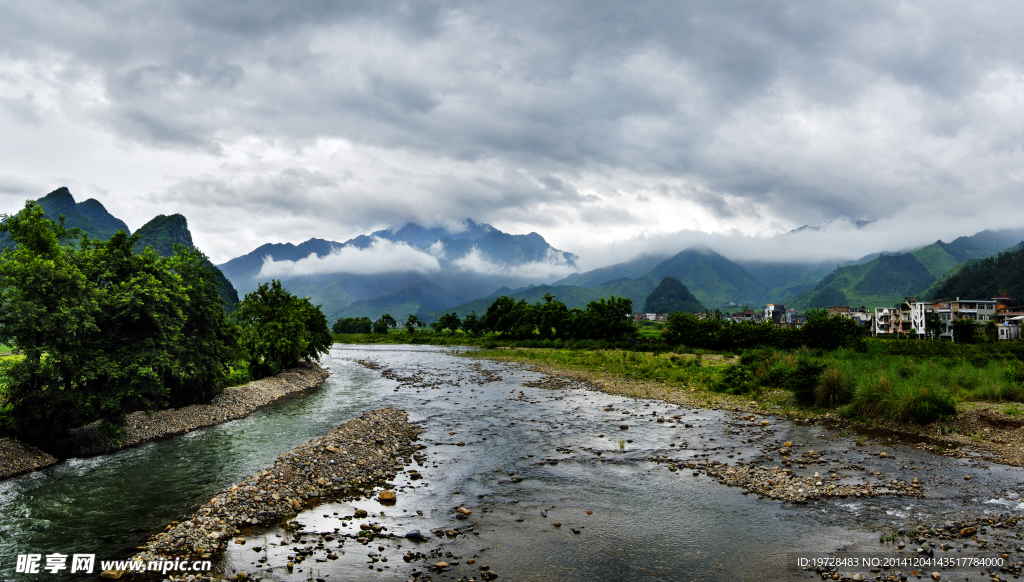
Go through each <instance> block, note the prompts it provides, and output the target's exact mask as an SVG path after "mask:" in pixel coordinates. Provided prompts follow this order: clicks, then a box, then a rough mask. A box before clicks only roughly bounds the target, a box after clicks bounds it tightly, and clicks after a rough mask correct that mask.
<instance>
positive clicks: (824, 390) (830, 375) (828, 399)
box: [814, 366, 853, 408]
mask: <svg viewBox="0 0 1024 582" xmlns="http://www.w3.org/2000/svg"><path fill="white" fill-rule="evenodd" d="M852 398H853V386H852V383H851V382H849V381H847V379H846V378H845V377H844V376H843V373H842V372H841V371H840V370H839V368H837V367H835V366H829V367H827V368H826V369H825V371H824V372H823V373H822V374H821V378H820V379H819V380H818V385H817V387H815V389H814V404H815V405H817V406H820V407H822V408H835V407H836V406H842V405H843V404H847V403H849V402H850V400H851V399H852Z"/></svg>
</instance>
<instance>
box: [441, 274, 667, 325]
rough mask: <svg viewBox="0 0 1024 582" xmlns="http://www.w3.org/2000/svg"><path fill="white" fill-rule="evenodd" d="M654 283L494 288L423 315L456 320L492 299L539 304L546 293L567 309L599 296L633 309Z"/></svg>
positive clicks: (484, 309) (632, 281) (480, 310)
mask: <svg viewBox="0 0 1024 582" xmlns="http://www.w3.org/2000/svg"><path fill="white" fill-rule="evenodd" d="M654 287H655V285H654V283H653V281H652V280H651V279H625V278H624V279H616V280H615V281H606V282H604V283H602V284H600V285H595V286H593V287H575V286H573V285H536V286H531V287H524V288H522V289H507V288H506V289H498V290H497V291H495V292H494V293H492V294H491V295H490V296H488V297H484V298H483V299H477V300H475V301H470V302H468V303H463V304H462V305H458V306H455V307H451V308H448V309H442V310H439V311H434V312H432V313H427V314H425V318H426V320H427V321H433V320H436V319H437V318H438V317H440V316H441V315H443V314H445V313H451V312H453V311H454V312H455V313H457V314H458V315H459V317H465V316H467V315H469V314H470V313H471V312H474V311H475V312H476V314H477V315H483V314H484V313H486V312H487V308H488V307H490V306H491V304H492V303H494V300H495V299H497V298H498V297H501V296H502V295H507V296H509V297H511V298H513V299H515V300H516V301H519V300H520V299H525V300H526V302H527V303H540V302H542V301H544V295H546V294H548V293H550V294H552V295H554V296H555V299H557V300H559V301H561V302H562V303H565V305H566V306H567V307H568V308H569V309H572V308H579V309H585V308H586V307H587V304H588V303H590V302H591V301H597V300H598V299H601V298H602V297H605V298H607V297H611V296H612V295H615V296H616V297H626V298H628V299H630V300H631V301H633V310H634V311H635V310H637V309H638V306H639V305H642V304H643V301H644V299H646V298H647V296H648V295H650V294H651V291H653V290H654Z"/></svg>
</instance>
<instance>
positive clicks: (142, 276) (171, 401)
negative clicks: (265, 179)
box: [0, 202, 330, 450]
mask: <svg viewBox="0 0 1024 582" xmlns="http://www.w3.org/2000/svg"><path fill="white" fill-rule="evenodd" d="M0 232H6V233H8V234H9V235H10V238H11V240H12V241H13V242H14V243H15V245H14V246H13V247H11V248H8V249H6V250H5V251H4V253H3V255H2V256H0V342H3V343H4V344H6V345H9V346H10V347H11V348H13V349H14V350H15V352H16V353H17V354H20V356H19V357H16V358H10V359H8V360H7V361H6V362H5V363H4V364H3V368H2V370H0V379H2V382H3V385H2V387H0V423H3V425H4V428H5V429H6V430H7V431H8V432H11V433H13V434H15V435H17V436H18V437H19V438H21V439H22V440H25V441H27V442H30V443H32V444H36V445H39V446H42V447H43V448H46V449H50V450H54V447H55V446H57V445H58V443H59V442H60V440H61V439H62V438H63V437H64V436H65V435H66V434H67V431H68V430H70V429H71V428H73V427H75V426H80V425H83V424H87V423H89V422H92V421H94V420H101V421H102V426H103V427H104V428H105V429H106V430H107V432H108V434H109V435H111V436H114V435H116V433H117V426H118V425H119V424H120V423H121V421H122V419H123V416H124V414H125V413H128V412H132V411H135V410H154V409H159V408H162V407H166V406H168V405H174V406H181V405H186V404H191V403H196V402H203V401H206V400H208V399H209V398H210V397H212V396H213V395H214V394H215V393H217V392H218V391H219V390H221V389H222V388H223V386H224V382H225V378H226V376H227V374H228V372H229V370H230V367H231V366H232V365H235V364H238V363H239V362H248V365H249V367H250V370H251V371H252V372H253V375H254V377H256V376H261V375H265V374H268V373H275V372H276V371H278V370H280V369H281V368H282V367H284V366H287V365H290V364H294V363H296V362H297V361H298V360H299V359H300V358H315V357H316V356H317V355H318V353H321V352H325V351H327V349H328V348H329V345H330V335H329V332H328V330H327V321H326V319H325V318H324V316H323V313H321V312H320V310H319V308H317V307H314V306H312V305H310V304H309V302H308V300H299V299H297V298H295V297H294V296H291V295H290V294H288V293H287V291H284V290H283V289H281V288H280V283H279V282H276V283H275V284H274V285H271V286H262V287H261V288H260V289H259V290H257V291H256V292H254V293H251V294H250V295H247V296H246V299H245V300H244V301H242V302H241V304H240V305H239V310H238V313H236V315H237V317H236V320H235V321H234V322H233V321H231V320H230V319H229V318H228V316H227V315H226V313H225V310H224V304H223V301H222V300H221V298H220V295H218V293H217V288H216V282H215V274H214V272H213V271H212V270H211V269H210V268H209V266H208V265H209V262H208V260H207V259H206V257H205V256H203V254H202V253H201V252H199V251H198V250H194V249H188V248H186V247H183V246H178V247H176V248H175V251H174V254H173V255H171V256H169V257H162V256H160V255H159V254H157V253H156V252H155V251H153V249H151V248H147V249H145V250H142V252H139V253H136V252H135V251H134V246H135V244H136V242H137V241H138V235H128V234H127V233H125V232H124V231H119V232H117V233H116V234H114V235H113V236H112V237H110V239H109V240H105V241H102V240H97V239H91V238H89V237H88V236H86V235H85V234H83V233H82V232H81V231H79V230H77V229H67V228H65V226H64V221H63V218H61V219H60V220H58V221H57V222H53V221H51V220H49V219H48V218H46V216H45V215H44V213H43V210H42V209H41V208H40V207H39V206H38V205H37V204H35V203H32V202H29V203H27V204H26V205H25V208H24V209H23V210H21V211H20V212H19V213H18V214H16V215H14V216H8V217H5V220H4V221H3V223H2V224H0ZM265 287H266V288H265ZM325 335H326V338H327V340H326V345H325V343H324V336H325Z"/></svg>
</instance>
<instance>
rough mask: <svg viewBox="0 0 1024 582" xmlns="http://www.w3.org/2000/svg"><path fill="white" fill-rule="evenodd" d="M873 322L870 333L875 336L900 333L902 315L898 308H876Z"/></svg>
mask: <svg viewBox="0 0 1024 582" xmlns="http://www.w3.org/2000/svg"><path fill="white" fill-rule="evenodd" d="M874 321H875V324H874V325H873V326H872V328H871V332H872V333H873V334H875V335H885V334H890V333H900V332H901V330H902V328H903V314H902V312H901V311H900V308H899V307H876V308H875V318H874ZM909 329H910V327H909V325H908V327H907V330H908V331H909Z"/></svg>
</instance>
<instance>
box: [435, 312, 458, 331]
mask: <svg viewBox="0 0 1024 582" xmlns="http://www.w3.org/2000/svg"><path fill="white" fill-rule="evenodd" d="M430 327H432V328H434V331H436V332H442V331H445V330H447V331H449V332H451V333H455V332H456V331H458V330H459V328H460V327H462V320H460V319H459V316H458V315H457V314H456V313H454V312H452V313H445V314H444V315H442V316H441V317H439V318H437V321H435V322H434V323H431V324H430Z"/></svg>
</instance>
